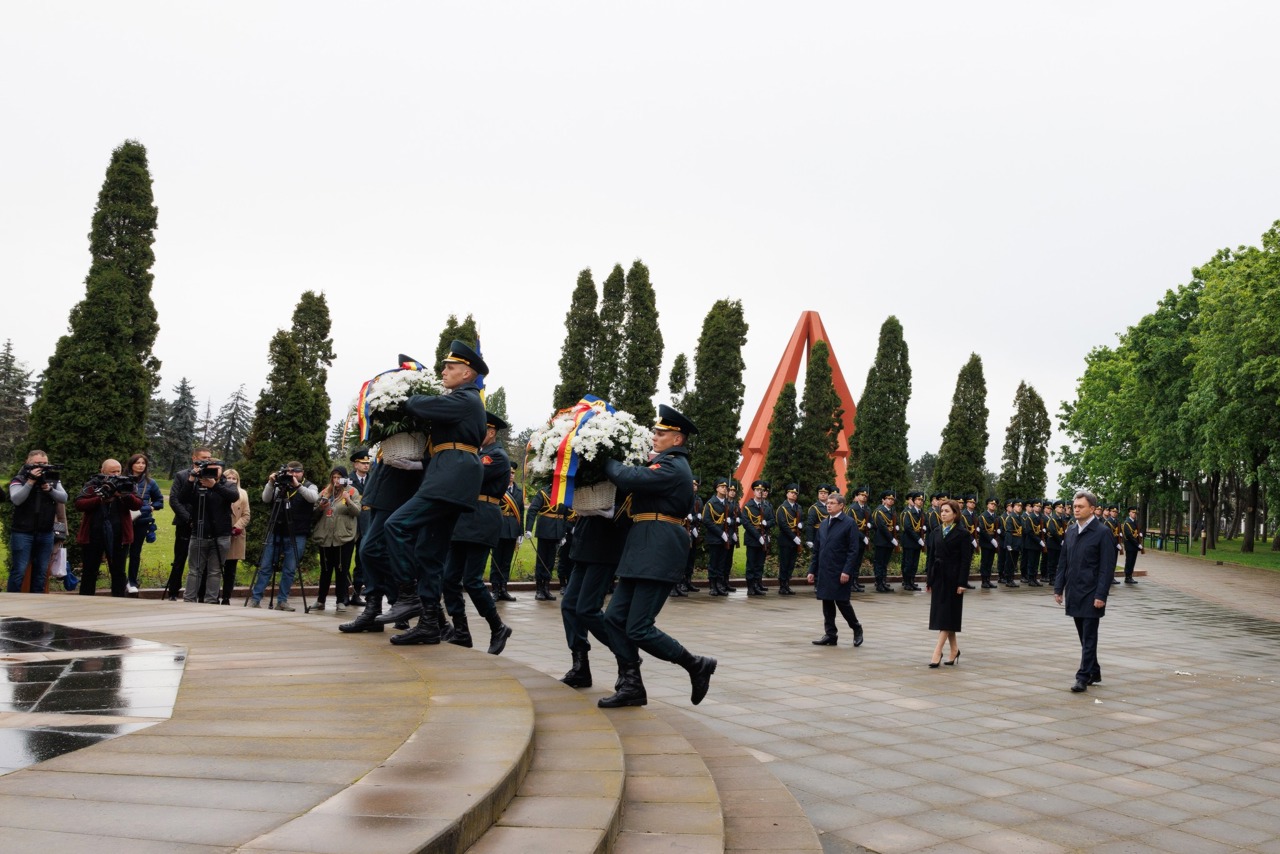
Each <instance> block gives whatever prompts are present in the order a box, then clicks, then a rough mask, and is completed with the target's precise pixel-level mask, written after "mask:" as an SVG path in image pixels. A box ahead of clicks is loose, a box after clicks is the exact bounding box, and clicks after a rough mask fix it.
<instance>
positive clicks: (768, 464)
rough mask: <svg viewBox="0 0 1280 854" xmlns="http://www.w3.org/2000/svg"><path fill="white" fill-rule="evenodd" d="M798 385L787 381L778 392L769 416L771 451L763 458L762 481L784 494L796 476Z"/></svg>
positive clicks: (777, 493) (776, 491) (776, 492)
mask: <svg viewBox="0 0 1280 854" xmlns="http://www.w3.org/2000/svg"><path fill="white" fill-rule="evenodd" d="M799 426H800V425H799V417H798V414H797V412H796V384H795V383H787V384H786V385H784V386H783V387H782V391H781V392H779V393H778V400H777V402H776V403H774V405H773V417H772V418H770V419H769V451H768V453H766V454H765V457H764V469H763V471H762V473H761V475H760V476H761V478H762V479H763V480H767V481H769V484H770V485H771V486H772V487H773V489H774V491H775V492H774V494H776V495H783V494H784V493H783V490H785V489H786V485H787V484H788V483H790V482H792V481H794V480H795V479H796V471H797V466H796V429H797V428H798V427H799Z"/></svg>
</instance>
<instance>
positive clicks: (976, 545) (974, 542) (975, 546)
mask: <svg viewBox="0 0 1280 854" xmlns="http://www.w3.org/2000/svg"><path fill="white" fill-rule="evenodd" d="M969 543H970V544H971V545H972V546H973V547H974V548H975V549H976V548H977V547H978V541H977V540H976V539H974V540H970V541H969Z"/></svg>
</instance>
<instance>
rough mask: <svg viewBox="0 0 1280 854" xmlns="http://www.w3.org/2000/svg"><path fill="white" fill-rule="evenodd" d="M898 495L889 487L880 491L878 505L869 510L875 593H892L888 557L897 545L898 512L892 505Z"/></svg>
mask: <svg viewBox="0 0 1280 854" xmlns="http://www.w3.org/2000/svg"><path fill="white" fill-rule="evenodd" d="M897 500H898V496H897V495H896V494H895V493H894V492H893V490H891V489H886V490H885V491H884V492H882V493H880V506H879V507H877V508H876V509H875V510H873V511H872V512H871V536H872V546H873V548H874V552H873V555H874V557H873V559H872V563H871V568H872V572H874V573H875V578H876V592H877V593H892V592H893V586H892V585H891V584H889V558H890V557H892V556H893V550H894V549H895V548H897V547H898V514H897V513H896V512H894V509H893V505H894V504H895V503H896V502H897Z"/></svg>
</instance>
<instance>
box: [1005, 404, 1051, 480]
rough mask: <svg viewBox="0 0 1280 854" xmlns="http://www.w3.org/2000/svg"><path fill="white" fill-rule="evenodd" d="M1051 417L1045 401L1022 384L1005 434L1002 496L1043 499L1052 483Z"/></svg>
mask: <svg viewBox="0 0 1280 854" xmlns="http://www.w3.org/2000/svg"><path fill="white" fill-rule="evenodd" d="M1049 434H1050V424H1049V413H1048V411H1047V410H1046V409H1045V406H1044V400H1043V399H1041V397H1040V395H1039V394H1037V393H1036V390H1035V389H1034V388H1032V387H1031V386H1029V385H1027V384H1026V382H1025V381H1024V382H1020V383H1018V391H1017V393H1016V394H1015V395H1014V397H1013V418H1011V419H1010V420H1009V428H1008V429H1007V430H1006V431H1005V438H1004V454H1003V463H1004V465H1003V467H1002V468H1001V470H1000V480H999V483H998V486H999V490H1000V494H1001V495H1002V496H1012V497H1015V498H1022V499H1029V498H1043V497H1044V490H1045V486H1046V484H1047V483H1048V481H1049V477H1048V473H1047V471H1046V469H1047V468H1048V465H1049Z"/></svg>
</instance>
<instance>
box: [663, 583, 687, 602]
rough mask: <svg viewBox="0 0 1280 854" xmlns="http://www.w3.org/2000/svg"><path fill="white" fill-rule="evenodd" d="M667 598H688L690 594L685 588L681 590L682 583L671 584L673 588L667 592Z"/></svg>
mask: <svg viewBox="0 0 1280 854" xmlns="http://www.w3.org/2000/svg"><path fill="white" fill-rule="evenodd" d="M667 598H669V599H688V598H689V594H688V593H685V592H684V591H683V590H681V589H680V585H679V584H673V585H671V590H670V592H668V593H667Z"/></svg>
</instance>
